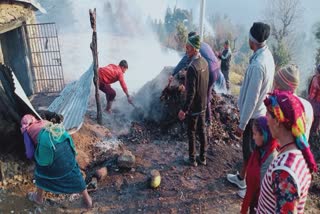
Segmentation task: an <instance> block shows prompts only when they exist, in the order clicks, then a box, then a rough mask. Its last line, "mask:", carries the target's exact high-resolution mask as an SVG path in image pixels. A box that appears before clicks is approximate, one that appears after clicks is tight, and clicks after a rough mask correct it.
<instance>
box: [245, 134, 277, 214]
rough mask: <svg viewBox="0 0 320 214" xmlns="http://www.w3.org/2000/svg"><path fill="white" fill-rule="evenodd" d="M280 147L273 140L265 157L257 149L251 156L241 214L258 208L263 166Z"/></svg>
mask: <svg viewBox="0 0 320 214" xmlns="http://www.w3.org/2000/svg"><path fill="white" fill-rule="evenodd" d="M277 147H278V143H277V141H276V140H272V142H270V144H269V145H268V147H267V149H268V150H267V151H265V154H264V155H263V157H262V158H261V157H260V151H259V148H258V147H257V148H256V149H255V150H254V151H253V153H252V154H251V156H250V159H249V161H248V166H247V175H246V183H247V191H246V195H245V197H244V199H243V202H242V206H241V213H243V214H244V213H245V214H246V213H247V212H248V210H249V208H250V207H251V208H253V207H257V205H258V199H259V193H260V169H261V165H262V164H263V163H264V162H265V161H266V160H267V158H268V157H269V156H270V154H271V153H272V152H273V151H274V150H275V149H276V148H277Z"/></svg>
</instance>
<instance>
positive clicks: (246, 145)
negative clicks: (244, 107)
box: [242, 119, 255, 162]
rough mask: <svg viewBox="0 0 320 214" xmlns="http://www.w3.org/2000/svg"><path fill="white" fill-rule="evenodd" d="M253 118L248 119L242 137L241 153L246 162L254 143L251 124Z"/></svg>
mask: <svg viewBox="0 0 320 214" xmlns="http://www.w3.org/2000/svg"><path fill="white" fill-rule="evenodd" d="M253 121H254V120H253V119H251V120H249V122H248V124H247V126H246V128H245V130H244V132H243V138H242V153H243V161H245V162H247V161H248V160H249V158H250V156H251V153H252V151H253V149H254V147H255V143H254V140H253V133H252V126H253Z"/></svg>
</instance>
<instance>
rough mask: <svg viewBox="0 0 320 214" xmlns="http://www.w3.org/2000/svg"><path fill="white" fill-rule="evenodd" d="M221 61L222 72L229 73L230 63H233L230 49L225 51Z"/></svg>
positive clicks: (220, 57)
mask: <svg viewBox="0 0 320 214" xmlns="http://www.w3.org/2000/svg"><path fill="white" fill-rule="evenodd" d="M219 59H221V70H223V71H227V70H229V69H230V61H231V52H230V50H228V49H224V50H223V51H222V53H221V56H219Z"/></svg>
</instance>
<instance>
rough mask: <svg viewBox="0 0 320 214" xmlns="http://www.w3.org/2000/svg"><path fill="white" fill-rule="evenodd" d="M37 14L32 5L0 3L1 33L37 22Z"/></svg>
mask: <svg viewBox="0 0 320 214" xmlns="http://www.w3.org/2000/svg"><path fill="white" fill-rule="evenodd" d="M35 20H36V18H35V14H34V10H33V8H32V6H31V5H30V6H28V5H25V4H20V3H12V4H9V3H0V34H1V33H4V32H6V31H9V30H12V29H14V28H17V27H19V26H21V24H22V23H23V22H26V23H27V24H32V23H35Z"/></svg>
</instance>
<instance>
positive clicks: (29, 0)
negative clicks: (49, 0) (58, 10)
mask: <svg viewBox="0 0 320 214" xmlns="http://www.w3.org/2000/svg"><path fill="white" fill-rule="evenodd" d="M14 1H16V2H22V3H27V4H31V5H32V6H33V7H34V8H36V9H37V10H39V11H40V12H41V13H47V11H46V10H45V9H44V8H43V7H42V6H41V4H40V3H39V2H37V1H36V0H14Z"/></svg>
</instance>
